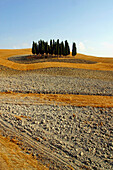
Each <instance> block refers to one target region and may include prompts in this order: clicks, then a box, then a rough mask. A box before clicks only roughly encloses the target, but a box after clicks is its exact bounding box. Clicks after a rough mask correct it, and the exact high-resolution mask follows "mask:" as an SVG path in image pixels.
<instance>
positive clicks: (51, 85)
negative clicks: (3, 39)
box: [0, 49, 113, 169]
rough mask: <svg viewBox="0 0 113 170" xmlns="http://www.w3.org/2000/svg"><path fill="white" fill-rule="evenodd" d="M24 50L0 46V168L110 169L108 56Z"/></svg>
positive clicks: (111, 78)
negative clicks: (44, 55)
mask: <svg viewBox="0 0 113 170" xmlns="http://www.w3.org/2000/svg"><path fill="white" fill-rule="evenodd" d="M22 55H23V56H22ZM28 55H31V49H23V50H0V82H1V83H0V132H1V135H2V136H0V148H1V149H0V169H46V168H49V169H113V58H98V57H92V56H85V55H82V54H77V56H76V57H75V58H73V57H72V56H68V57H67V58H64V57H61V58H59V59H57V58H52V59H43V60H42V59H35V58H32V56H31V57H30V58H28V59H27V56H28ZM10 57H11V58H10ZM19 57H20V58H19ZM3 136H4V137H3ZM42 164H43V165H42Z"/></svg>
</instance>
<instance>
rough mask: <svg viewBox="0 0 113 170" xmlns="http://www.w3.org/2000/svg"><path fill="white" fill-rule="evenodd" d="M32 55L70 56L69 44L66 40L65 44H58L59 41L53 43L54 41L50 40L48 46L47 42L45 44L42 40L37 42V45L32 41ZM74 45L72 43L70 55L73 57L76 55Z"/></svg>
mask: <svg viewBox="0 0 113 170" xmlns="http://www.w3.org/2000/svg"><path fill="white" fill-rule="evenodd" d="M32 53H33V54H37V55H38V54H41V55H44V54H46V55H48V54H51V55H53V54H54V55H57V56H61V55H64V56H66V55H69V54H70V47H69V43H68V41H67V40H65V42H63V41H62V42H61V43H60V42H59V39H58V40H57V41H56V42H55V40H50V44H48V42H45V41H44V40H40V41H38V43H36V42H34V41H33V44H32ZM76 53H77V52H76V44H75V43H73V48H72V55H73V56H75V55H76Z"/></svg>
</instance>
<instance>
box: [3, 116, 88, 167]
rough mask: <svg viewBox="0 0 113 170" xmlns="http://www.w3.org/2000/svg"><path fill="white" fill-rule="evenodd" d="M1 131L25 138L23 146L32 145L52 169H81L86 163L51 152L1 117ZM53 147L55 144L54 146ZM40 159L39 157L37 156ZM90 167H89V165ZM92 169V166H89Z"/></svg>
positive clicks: (7, 134) (8, 134)
mask: <svg viewBox="0 0 113 170" xmlns="http://www.w3.org/2000/svg"><path fill="white" fill-rule="evenodd" d="M0 131H1V132H2V133H3V134H4V132H6V134H5V135H6V136H9V137H11V136H13V137H17V138H18V139H23V140H22V143H23V146H24V144H25V145H26V144H27V145H28V146H29V147H31V148H32V149H33V150H35V152H37V153H38V155H41V157H42V160H44V161H45V160H46V162H49V164H50V169H59V168H60V169H64V168H65V169H72V168H73V169H76V170H77V169H80V168H83V167H84V165H83V164H82V163H81V162H79V161H78V160H76V162H75V163H72V162H69V160H68V159H66V158H63V157H62V156H60V155H58V154H57V153H53V152H52V153H51V150H50V149H49V148H47V147H45V146H44V145H42V144H40V143H38V142H36V141H35V140H33V139H32V138H31V137H30V135H29V134H28V133H27V134H26V133H23V132H21V131H19V130H17V129H16V128H14V127H12V125H11V124H9V123H6V122H5V121H3V120H2V119H1V118H0ZM52 148H53V146H52ZM54 148H55V146H54ZM56 149H57V148H56ZM37 159H38V158H37ZM87 168H89V167H87ZM89 169H90V168H89Z"/></svg>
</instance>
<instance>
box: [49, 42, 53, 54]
mask: <svg viewBox="0 0 113 170" xmlns="http://www.w3.org/2000/svg"><path fill="white" fill-rule="evenodd" d="M49 49H50V54H51V55H52V54H53V43H52V40H50V48H49Z"/></svg>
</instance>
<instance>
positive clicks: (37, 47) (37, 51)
mask: <svg viewBox="0 0 113 170" xmlns="http://www.w3.org/2000/svg"><path fill="white" fill-rule="evenodd" d="M35 45H36V54H37V55H38V54H39V45H38V44H37V43H36V44H35Z"/></svg>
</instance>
